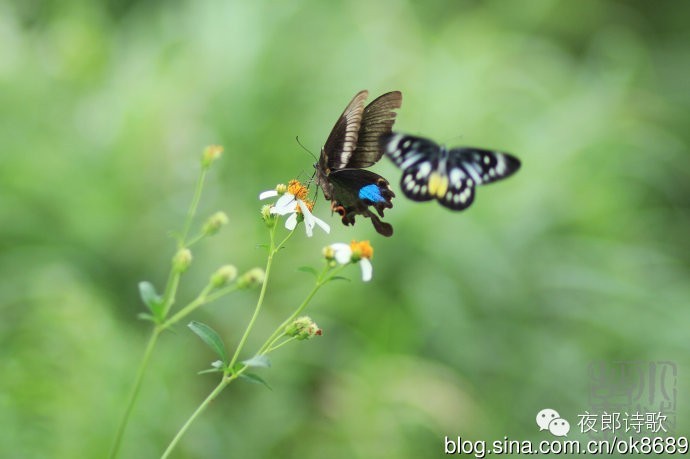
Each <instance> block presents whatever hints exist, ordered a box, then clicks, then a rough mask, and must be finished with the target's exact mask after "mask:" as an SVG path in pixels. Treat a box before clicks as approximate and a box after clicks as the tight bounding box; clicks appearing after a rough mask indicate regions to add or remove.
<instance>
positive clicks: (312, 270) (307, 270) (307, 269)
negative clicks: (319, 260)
mask: <svg viewBox="0 0 690 459" xmlns="http://www.w3.org/2000/svg"><path fill="white" fill-rule="evenodd" d="M297 271H302V272H303V273H310V274H313V275H314V276H315V277H316V276H318V275H319V272H318V271H317V270H316V269H315V268H312V267H311V266H300V267H299V268H297Z"/></svg>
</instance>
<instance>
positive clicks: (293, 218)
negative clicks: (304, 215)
mask: <svg viewBox="0 0 690 459" xmlns="http://www.w3.org/2000/svg"><path fill="white" fill-rule="evenodd" d="M296 227H297V213H293V214H292V215H290V216H289V217H288V218H287V220H285V228H287V229H289V230H290V231H292V230H293V229H295V228H296Z"/></svg>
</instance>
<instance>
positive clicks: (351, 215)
mask: <svg viewBox="0 0 690 459" xmlns="http://www.w3.org/2000/svg"><path fill="white" fill-rule="evenodd" d="M367 95H368V92H367V91H360V92H359V93H357V94H356V95H355V97H354V98H353V99H352V101H351V102H350V104H349V105H348V106H347V108H345V111H344V112H343V114H342V115H341V116H340V118H339V119H338V121H337V122H336V124H335V126H334V127H333V130H332V131H331V134H330V135H329V136H328V139H327V140H326V143H325V144H324V146H323V148H322V149H321V155H320V157H319V160H318V162H317V163H316V164H314V168H315V169H316V183H317V184H318V185H319V187H321V190H322V191H323V195H324V197H325V198H326V199H328V200H330V201H331V209H332V210H333V211H334V212H338V213H339V214H340V216H341V217H342V222H343V224H344V225H354V223H355V216H356V215H362V216H364V217H366V218H370V219H371V221H372V223H373V225H374V228H375V229H376V231H377V232H378V233H379V234H382V235H383V236H390V235H392V234H393V227H392V226H391V225H390V224H388V223H385V222H382V221H381V220H380V218H379V217H383V211H384V209H388V208H391V207H393V203H392V199H393V197H395V193H393V191H392V190H391V188H390V185H389V183H388V180H386V179H385V178H383V177H381V176H380V175H378V174H376V173H374V172H371V171H368V170H366V169H364V168H366V167H369V166H372V165H373V164H374V163H376V162H377V161H378V160H379V159H381V156H383V151H382V149H381V144H380V138H381V136H383V135H387V134H390V133H391V129H392V127H393V123H394V122H395V116H396V114H395V112H394V110H396V109H398V108H400V105H401V103H402V95H401V94H400V92H398V91H393V92H389V93H386V94H383V95H382V96H380V97H378V98H377V99H375V100H374V101H373V102H371V103H370V104H369V105H367V106H366V107H365V106H364V101H365V100H366V98H367ZM372 207H373V208H374V210H375V211H376V214H375V213H373V212H372V211H371V208H372ZM377 214H378V216H377Z"/></svg>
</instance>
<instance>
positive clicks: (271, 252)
mask: <svg viewBox="0 0 690 459" xmlns="http://www.w3.org/2000/svg"><path fill="white" fill-rule="evenodd" d="M277 226H278V225H274V226H273V228H271V231H270V232H269V234H270V243H269V244H270V245H269V248H268V259H267V260H266V270H265V271H264V273H265V274H264V281H263V283H262V284H261V292H260V293H259V299H258V300H257V301H256V306H255V307H254V314H252V318H251V319H249V324H247V328H246V329H245V330H244V334H243V335H242V338H241V339H240V343H239V344H238V345H237V348H236V349H235V354H234V355H233V356H232V360H230V364H229V365H228V368H233V367H234V366H235V362H237V359H238V358H239V356H240V352H242V349H243V348H244V345H245V344H246V342H247V338H248V337H249V333H251V331H252V329H253V328H254V323H255V322H256V319H257V318H258V317H259V312H261V306H262V305H263V303H264V297H265V296H266V287H267V286H268V278H269V276H270V275H271V266H272V265H273V256H274V255H275V254H276V252H277V251H278V249H279V248H280V247H282V245H283V244H284V243H285V241H287V239H288V237H289V236H290V235H289V234H288V236H287V237H286V238H285V239H283V242H281V243H280V245H279V246H277V247H276V245H275V234H276V227H277ZM293 232H294V230H293V231H291V233H290V234H292V233H293Z"/></svg>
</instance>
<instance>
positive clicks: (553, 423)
mask: <svg viewBox="0 0 690 459" xmlns="http://www.w3.org/2000/svg"><path fill="white" fill-rule="evenodd" d="M537 425H538V426H539V431H542V430H548V431H549V432H551V435H554V436H556V437H567V436H568V432H570V423H569V422H568V421H566V420H565V419H563V418H561V415H560V414H558V411H556V410H552V409H551V408H544V409H543V410H541V411H540V412H538V413H537Z"/></svg>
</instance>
